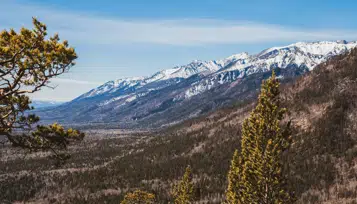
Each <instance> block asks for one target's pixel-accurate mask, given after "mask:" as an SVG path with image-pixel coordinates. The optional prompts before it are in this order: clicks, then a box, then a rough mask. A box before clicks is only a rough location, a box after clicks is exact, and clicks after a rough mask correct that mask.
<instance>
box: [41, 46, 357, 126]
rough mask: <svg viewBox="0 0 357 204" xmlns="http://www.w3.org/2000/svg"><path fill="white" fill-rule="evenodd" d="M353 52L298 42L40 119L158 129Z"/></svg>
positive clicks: (115, 86) (170, 72)
mask: <svg viewBox="0 0 357 204" xmlns="http://www.w3.org/2000/svg"><path fill="white" fill-rule="evenodd" d="M354 47H357V42H346V41H321V42H308V43H307V42H298V43H294V44H291V45H287V46H283V47H272V48H269V49H266V50H263V51H261V52H260V53H258V54H254V55H249V54H248V53H246V52H243V53H239V54H235V55H232V56H229V57H227V58H224V59H220V60H212V61H199V60H195V61H193V62H191V63H189V64H187V65H182V66H177V67H174V68H172V69H166V70H162V71H159V72H157V73H154V74H153V75H151V76H147V77H133V78H124V79H118V80H113V81H109V82H106V83H105V84H103V85H101V86H99V87H97V88H95V89H93V90H91V91H89V92H87V93H84V94H82V95H81V96H79V97H77V98H76V99H74V100H72V101H70V102H68V103H64V104H62V105H59V106H56V107H49V108H46V109H41V110H39V111H37V114H38V115H39V116H40V117H41V118H42V119H43V120H44V121H45V122H52V121H59V122H62V123H79V124H82V123H91V124H98V125H99V124H105V125H108V126H110V125H113V126H116V127H117V126H118V125H119V126H120V127H122V128H130V127H146V128H147V127H160V126H163V125H169V124H174V123H177V122H180V121H182V120H185V119H188V118H192V117H195V116H199V115H202V114H204V113H207V112H209V111H212V110H215V109H217V108H218V107H222V106H227V105H231V104H233V103H236V102H237V101H245V100H250V99H253V98H255V97H256V95H257V91H258V90H259V87H260V83H261V81H262V80H264V79H266V78H267V77H269V76H270V74H271V70H275V71H276V73H277V75H278V77H279V78H280V79H281V81H282V82H289V81H291V80H293V79H295V78H296V77H298V76H300V75H303V74H304V73H306V72H309V71H311V70H313V69H314V68H315V67H316V66H317V65H319V64H321V63H323V62H325V61H326V60H328V59H330V58H331V57H333V56H336V55H339V54H342V53H345V52H348V51H349V50H351V49H352V48H354Z"/></svg>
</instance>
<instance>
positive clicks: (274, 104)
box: [226, 72, 292, 204]
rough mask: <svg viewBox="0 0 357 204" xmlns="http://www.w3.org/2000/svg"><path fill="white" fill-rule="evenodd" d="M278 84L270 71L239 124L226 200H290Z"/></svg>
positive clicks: (287, 142)
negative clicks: (255, 101)
mask: <svg viewBox="0 0 357 204" xmlns="http://www.w3.org/2000/svg"><path fill="white" fill-rule="evenodd" d="M279 85H280V84H279V82H278V80H277V79H276V77H275V73H274V72H273V74H272V77H271V78H270V79H268V80H267V81H265V82H264V83H263V84H262V88H261V93H260V95H259V99H258V104H257V106H256V108H255V109H254V110H253V112H252V113H251V114H250V117H249V118H247V119H246V120H245V121H244V123H243V130H242V143H241V154H240V155H238V153H235V156H234V158H233V159H234V160H236V161H232V165H231V169H230V172H229V174H228V180H229V181H228V183H229V186H228V189H227V192H226V200H227V202H228V203H259V204H260V203H262V204H273V203H290V202H291V201H292V198H291V197H290V195H289V193H288V192H287V189H286V185H285V184H286V182H285V177H284V175H283V172H282V154H283V152H284V151H285V150H286V149H287V148H288V147H289V145H290V143H291V140H290V122H288V123H287V124H286V126H285V127H284V128H281V121H282V119H283V116H284V114H285V113H286V109H285V108H281V104H280V98H279ZM238 157H239V158H238ZM237 158H238V159H237ZM237 161H238V162H237ZM237 164H239V166H237ZM232 175H234V177H233V176H232ZM233 187H234V188H233ZM232 195H234V196H235V197H234V196H232ZM233 198H234V199H238V200H239V201H237V202H236V201H235V200H234V199H233Z"/></svg>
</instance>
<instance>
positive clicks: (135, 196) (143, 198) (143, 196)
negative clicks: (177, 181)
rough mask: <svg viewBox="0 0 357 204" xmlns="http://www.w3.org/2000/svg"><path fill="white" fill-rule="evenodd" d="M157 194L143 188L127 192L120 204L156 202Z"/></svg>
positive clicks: (148, 203) (149, 203)
mask: <svg viewBox="0 0 357 204" xmlns="http://www.w3.org/2000/svg"><path fill="white" fill-rule="evenodd" d="M154 203H155V195H154V194H152V193H148V192H145V191H141V190H136V191H134V192H133V193H127V194H126V195H125V197H124V200H123V201H121V202H120V204H154Z"/></svg>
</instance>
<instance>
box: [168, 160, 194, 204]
mask: <svg viewBox="0 0 357 204" xmlns="http://www.w3.org/2000/svg"><path fill="white" fill-rule="evenodd" d="M173 196H174V199H175V204H189V203H192V201H193V197H194V196H193V183H192V174H191V167H190V166H188V167H187V168H186V171H185V174H184V175H183V177H182V179H181V181H180V182H179V183H178V185H177V186H176V187H175V189H174V192H173Z"/></svg>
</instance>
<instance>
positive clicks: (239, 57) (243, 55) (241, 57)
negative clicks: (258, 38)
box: [226, 52, 249, 60]
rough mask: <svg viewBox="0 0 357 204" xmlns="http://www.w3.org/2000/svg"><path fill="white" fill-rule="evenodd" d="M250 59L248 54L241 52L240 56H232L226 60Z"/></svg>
mask: <svg viewBox="0 0 357 204" xmlns="http://www.w3.org/2000/svg"><path fill="white" fill-rule="evenodd" d="M248 57H249V54H248V52H241V53H238V54H234V55H231V56H229V57H227V58H226V59H227V60H238V59H246V58H248Z"/></svg>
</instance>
